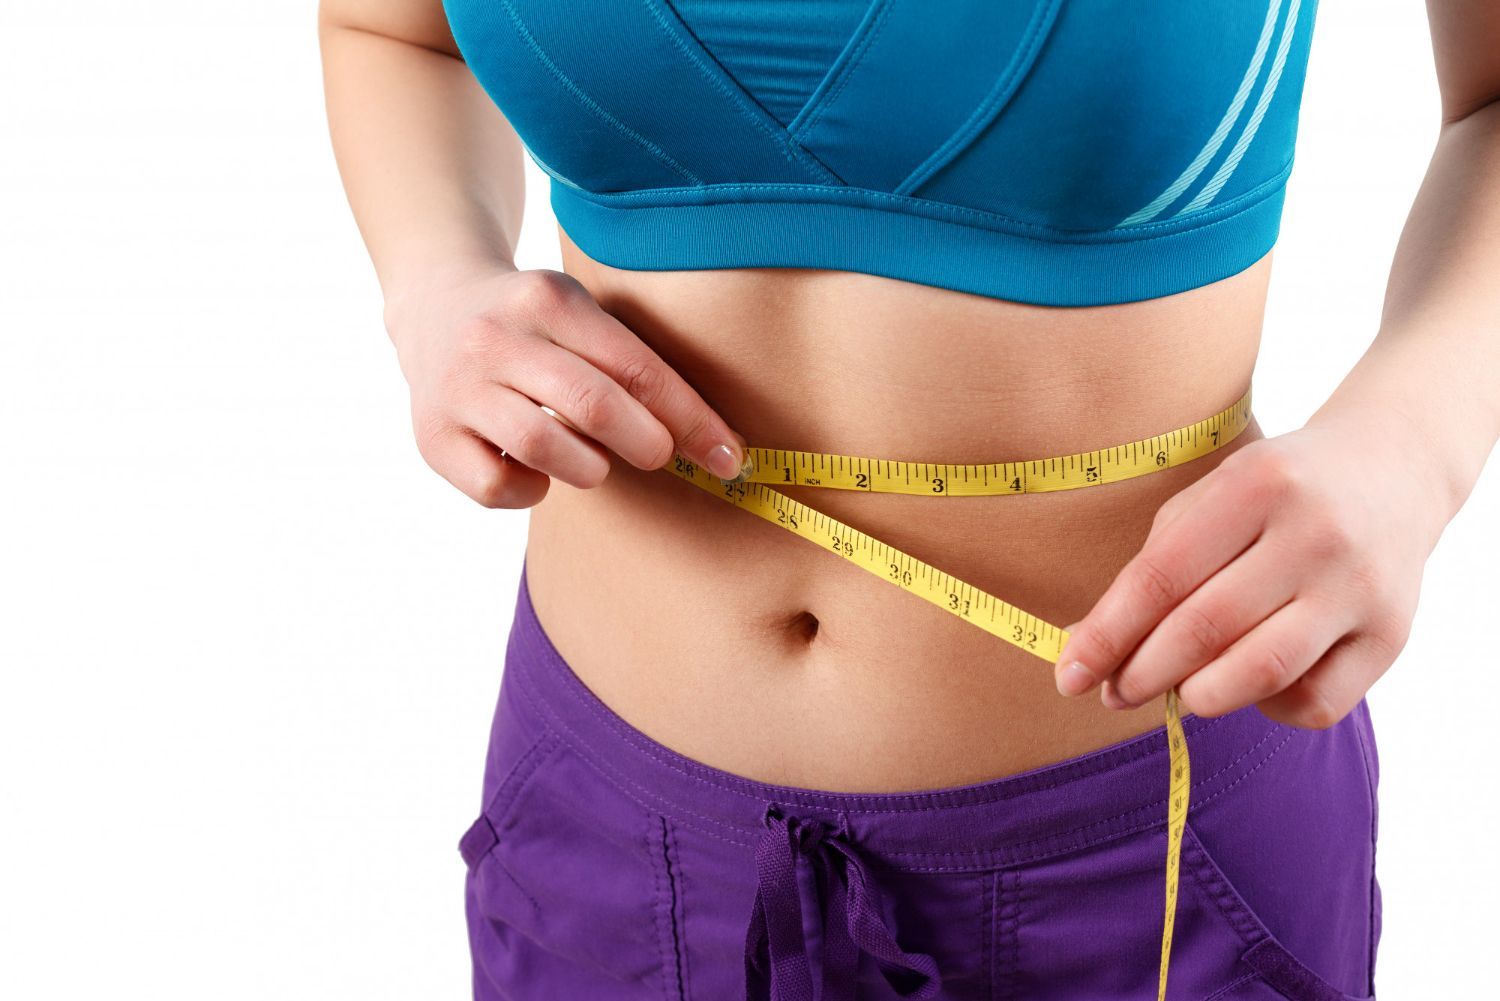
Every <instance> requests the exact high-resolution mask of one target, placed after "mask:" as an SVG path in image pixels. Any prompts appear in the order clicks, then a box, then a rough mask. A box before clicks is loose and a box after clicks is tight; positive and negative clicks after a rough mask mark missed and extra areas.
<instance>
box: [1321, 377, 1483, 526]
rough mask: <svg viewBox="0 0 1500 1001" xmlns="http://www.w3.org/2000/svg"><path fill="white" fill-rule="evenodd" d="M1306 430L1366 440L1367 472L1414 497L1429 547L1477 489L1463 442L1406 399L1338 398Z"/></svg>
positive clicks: (1323, 408)
mask: <svg viewBox="0 0 1500 1001" xmlns="http://www.w3.org/2000/svg"><path fill="white" fill-rule="evenodd" d="M1306 426H1307V427H1308V428H1314V429H1316V428H1324V429H1334V430H1340V431H1342V432H1344V433H1347V434H1350V435H1353V436H1356V437H1359V438H1360V439H1361V440H1363V441H1365V442H1367V443H1368V449H1367V451H1368V463H1367V465H1366V468H1368V469H1371V470H1377V469H1378V470H1381V471H1383V472H1384V473H1385V474H1386V479H1387V480H1389V481H1390V482H1388V483H1387V484H1386V485H1385V487H1384V488H1385V489H1390V490H1394V491H1398V492H1399V491H1402V490H1405V491H1409V492H1410V493H1411V494H1412V495H1413V496H1414V497H1415V498H1416V501H1417V505H1418V508H1419V510H1420V511H1421V512H1422V514H1423V515H1424V517H1423V518H1422V526H1421V527H1422V528H1423V530H1424V535H1425V537H1426V539H1427V540H1428V543H1429V547H1430V546H1433V545H1436V544H1437V540H1438V538H1439V536H1440V535H1441V534H1442V532H1443V529H1444V528H1445V527H1446V526H1447V524H1448V522H1449V521H1451V520H1452V518H1453V516H1454V515H1455V514H1457V513H1458V510H1459V508H1461V507H1462V506H1463V503H1464V501H1465V500H1466V499H1467V497H1468V494H1469V490H1470V488H1472V486H1473V479H1472V478H1471V477H1468V476H1467V475H1465V474H1464V472H1463V470H1464V469H1465V468H1466V463H1465V462H1463V461H1462V453H1463V450H1462V449H1461V448H1460V443H1459V441H1458V440H1456V439H1455V438H1454V436H1453V435H1451V434H1449V433H1446V432H1447V429H1445V428H1443V427H1441V426H1439V425H1438V424H1437V423H1436V422H1434V421H1433V420H1430V419H1426V418H1424V417H1422V416H1421V415H1420V414H1418V413H1413V412H1412V411H1411V410H1410V409H1409V408H1407V407H1405V406H1403V405H1402V401H1398V400H1393V399H1380V400H1368V401H1367V400H1358V401H1356V400H1352V399H1339V397H1338V396H1337V395H1335V397H1334V398H1333V399H1331V400H1329V402H1328V403H1326V404H1324V405H1323V406H1322V407H1321V408H1319V409H1318V411H1317V412H1316V413H1314V414H1313V415H1312V417H1310V418H1309V419H1308V421H1307V425H1306ZM1377 479H1378V477H1377Z"/></svg>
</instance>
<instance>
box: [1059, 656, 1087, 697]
mask: <svg viewBox="0 0 1500 1001" xmlns="http://www.w3.org/2000/svg"><path fill="white" fill-rule="evenodd" d="M1093 684H1094V676H1093V675H1092V674H1090V673H1089V669H1088V668H1086V667H1084V666H1083V665H1082V664H1080V663H1079V662H1078V661H1076V660H1075V661H1072V662H1070V663H1069V664H1068V666H1067V667H1065V668H1063V669H1062V670H1061V671H1060V672H1058V675H1057V690H1058V691H1059V692H1061V693H1062V694H1064V695H1081V694H1082V693H1084V692H1086V691H1088V690H1089V688H1091V687H1092V686H1093Z"/></svg>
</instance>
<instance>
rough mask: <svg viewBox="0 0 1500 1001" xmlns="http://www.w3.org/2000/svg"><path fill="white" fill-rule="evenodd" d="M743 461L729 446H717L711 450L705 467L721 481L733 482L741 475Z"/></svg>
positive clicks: (705, 461)
mask: <svg viewBox="0 0 1500 1001" xmlns="http://www.w3.org/2000/svg"><path fill="white" fill-rule="evenodd" d="M742 461H743V460H741V459H740V457H739V454H738V453H736V452H735V450H734V449H733V448H730V447H729V446H728V445H715V446H714V447H713V448H711V449H709V451H708V456H707V458H706V459H705V460H704V465H706V466H707V467H708V468H709V470H710V471H711V472H712V473H713V474H714V475H715V476H717V477H718V478H719V479H721V480H732V479H734V478H735V477H736V476H738V475H740V465H741V463H742Z"/></svg>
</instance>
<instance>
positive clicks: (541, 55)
mask: <svg viewBox="0 0 1500 1001" xmlns="http://www.w3.org/2000/svg"><path fill="white" fill-rule="evenodd" d="M500 4H501V6H503V7H504V8H505V12H506V14H508V15H510V20H511V24H512V25H514V27H515V29H516V33H517V34H519V35H520V36H521V39H522V41H524V42H525V43H526V47H527V48H528V49H529V50H531V53H532V55H534V56H536V58H537V61H538V62H540V63H541V64H542V66H543V67H544V68H545V69H546V70H547V72H548V73H550V74H551V75H552V77H553V79H555V80H556V81H557V82H558V83H560V84H561V85H562V87H563V89H564V90H566V91H567V92H568V93H569V94H572V95H573V96H574V97H575V98H577V99H578V101H579V103H580V104H582V105H583V106H584V107H585V108H587V109H588V110H589V111H592V112H593V113H594V114H595V115H597V116H598V117H599V118H600V119H601V120H603V121H604V122H605V123H607V124H608V125H609V126H610V127H612V128H614V129H615V130H616V131H617V132H619V133H620V134H621V135H622V136H624V137H625V138H627V139H629V140H630V141H631V142H634V143H636V144H637V145H639V146H640V147H641V148H642V149H644V150H645V151H646V152H648V153H650V154H651V155H652V156H654V157H656V158H657V159H658V160H660V161H661V162H662V163H664V164H666V165H667V166H668V167H671V168H672V169H673V170H675V171H676V172H677V173H679V174H681V175H682V176H683V177H685V178H687V179H688V180H689V181H691V182H692V183H694V184H702V183H703V181H702V180H701V179H700V178H699V177H698V176H697V175H696V174H694V173H693V172H692V171H690V170H688V169H687V168H686V167H684V166H683V165H682V164H680V163H678V162H677V161H676V160H674V159H672V158H671V157H670V156H668V155H667V153H666V152H665V151H664V150H663V149H662V148H661V147H660V146H657V145H656V144H655V143H653V142H652V141H651V140H649V139H647V138H646V137H645V136H643V135H641V134H640V133H638V132H636V131H635V130H634V129H632V128H630V127H629V126H628V125H626V124H625V123H624V122H622V121H620V120H619V119H618V118H616V117H615V116H614V115H611V114H610V113H609V112H608V111H605V110H604V108H603V107H602V106H601V105H600V104H599V103H598V102H597V101H595V100H594V99H593V98H592V97H590V96H589V95H588V94H586V93H584V91H583V89H582V88H581V87H579V86H578V84H576V83H574V82H573V80H572V78H570V77H569V76H568V75H567V74H566V73H564V72H563V71H562V69H561V68H559V67H558V65H557V64H556V63H555V62H553V61H552V57H551V56H549V55H547V53H546V50H544V49H543V48H542V46H541V44H540V43H539V42H537V40H536V37H535V36H534V35H532V33H531V30H530V29H529V28H527V27H526V24H525V22H524V21H522V20H521V15H520V14H519V13H517V12H516V9H515V7H514V6H513V5H512V4H511V2H510V0H500Z"/></svg>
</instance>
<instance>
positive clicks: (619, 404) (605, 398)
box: [505, 340, 673, 469]
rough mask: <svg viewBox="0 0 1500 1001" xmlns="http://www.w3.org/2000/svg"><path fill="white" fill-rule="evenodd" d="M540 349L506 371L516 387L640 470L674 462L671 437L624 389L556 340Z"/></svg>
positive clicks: (664, 427) (638, 401) (541, 342)
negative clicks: (672, 460) (672, 459)
mask: <svg viewBox="0 0 1500 1001" xmlns="http://www.w3.org/2000/svg"><path fill="white" fill-rule="evenodd" d="M536 344H537V347H536V348H535V349H533V350H530V351H528V352H527V353H526V355H525V357H524V358H521V359H517V360H516V362H517V363H516V364H513V365H512V366H510V368H509V369H508V370H507V372H506V380H505V381H506V383H507V384H508V385H509V386H510V387H511V388H513V389H515V390H516V391H518V392H520V393H521V394H523V395H524V396H527V397H529V398H530V399H532V400H535V401H537V402H538V403H544V404H546V405H547V406H549V407H551V408H552V409H553V410H554V411H556V412H557V414H558V416H559V417H562V418H564V419H565V420H566V422H567V423H568V424H569V425H570V426H572V427H573V428H575V429H576V430H577V431H578V432H580V433H581V434H583V435H584V436H585V437H588V438H592V439H593V440H595V441H597V442H598V443H599V444H601V445H603V446H604V447H605V448H607V449H609V450H611V451H613V452H615V453H617V454H618V455H619V456H620V457H621V458H622V459H624V460H625V461H626V462H629V463H630V464H631V465H632V466H635V467H637V468H638V469H660V468H661V467H662V466H664V465H665V464H666V463H667V461H668V460H669V459H671V458H672V452H673V441H672V433H671V432H670V431H668V430H667V428H666V426H665V425H664V424H662V422H661V421H659V420H657V419H656V417H655V415H653V414H652V413H651V411H649V410H647V409H646V407H645V405H644V404H642V403H641V401H640V400H637V399H636V398H635V397H633V396H631V395H630V393H628V392H626V390H625V387H624V386H622V385H620V384H619V383H618V382H616V381H615V380H614V379H612V378H610V377H609V376H608V375H607V374H605V373H604V372H603V371H601V370H600V369H598V368H596V367H595V366H594V365H593V364H591V363H590V362H589V361H587V360H586V359H584V358H581V357H579V356H578V355H576V354H574V353H573V352H572V351H569V350H568V349H567V348H564V347H560V346H559V345H557V344H556V343H554V342H553V341H549V340H541V341H538V342H536Z"/></svg>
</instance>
